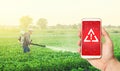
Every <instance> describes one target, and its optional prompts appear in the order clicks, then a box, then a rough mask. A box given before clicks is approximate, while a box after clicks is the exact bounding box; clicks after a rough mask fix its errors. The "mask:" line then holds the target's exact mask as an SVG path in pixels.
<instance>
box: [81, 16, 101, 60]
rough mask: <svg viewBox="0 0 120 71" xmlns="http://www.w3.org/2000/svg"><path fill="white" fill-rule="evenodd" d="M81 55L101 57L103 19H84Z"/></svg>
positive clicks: (83, 56)
mask: <svg viewBox="0 0 120 71" xmlns="http://www.w3.org/2000/svg"><path fill="white" fill-rule="evenodd" d="M81 33H82V36H81V41H82V42H81V57H82V58H100V57H101V19H99V18H84V19H82V32H81Z"/></svg>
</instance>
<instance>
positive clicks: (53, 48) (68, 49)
mask: <svg viewBox="0 0 120 71" xmlns="http://www.w3.org/2000/svg"><path fill="white" fill-rule="evenodd" d="M46 48H50V49H52V50H54V51H63V52H64V51H69V52H74V53H76V52H77V49H71V48H63V47H62V48H61V47H55V46H46Z"/></svg>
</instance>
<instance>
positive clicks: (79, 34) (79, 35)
mask: <svg viewBox="0 0 120 71" xmlns="http://www.w3.org/2000/svg"><path fill="white" fill-rule="evenodd" d="M81 35H82V34H81V29H80V30H79V32H78V37H80V38H81Z"/></svg>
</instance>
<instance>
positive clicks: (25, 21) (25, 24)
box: [20, 16, 33, 29]
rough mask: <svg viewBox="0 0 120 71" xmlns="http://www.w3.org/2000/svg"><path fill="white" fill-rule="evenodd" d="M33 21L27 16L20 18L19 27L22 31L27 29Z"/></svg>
mask: <svg viewBox="0 0 120 71" xmlns="http://www.w3.org/2000/svg"><path fill="white" fill-rule="evenodd" d="M32 21H33V19H32V18H31V17H29V16H23V17H21V18H20V27H21V28H22V29H26V28H28V26H29V25H30V24H32Z"/></svg>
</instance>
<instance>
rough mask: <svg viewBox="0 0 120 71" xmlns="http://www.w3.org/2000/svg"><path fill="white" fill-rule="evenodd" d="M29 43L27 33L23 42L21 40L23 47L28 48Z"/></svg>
mask: <svg viewBox="0 0 120 71" xmlns="http://www.w3.org/2000/svg"><path fill="white" fill-rule="evenodd" d="M30 43H31V40H30V34H29V33H25V34H24V40H23V47H25V46H29V45H30Z"/></svg>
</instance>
